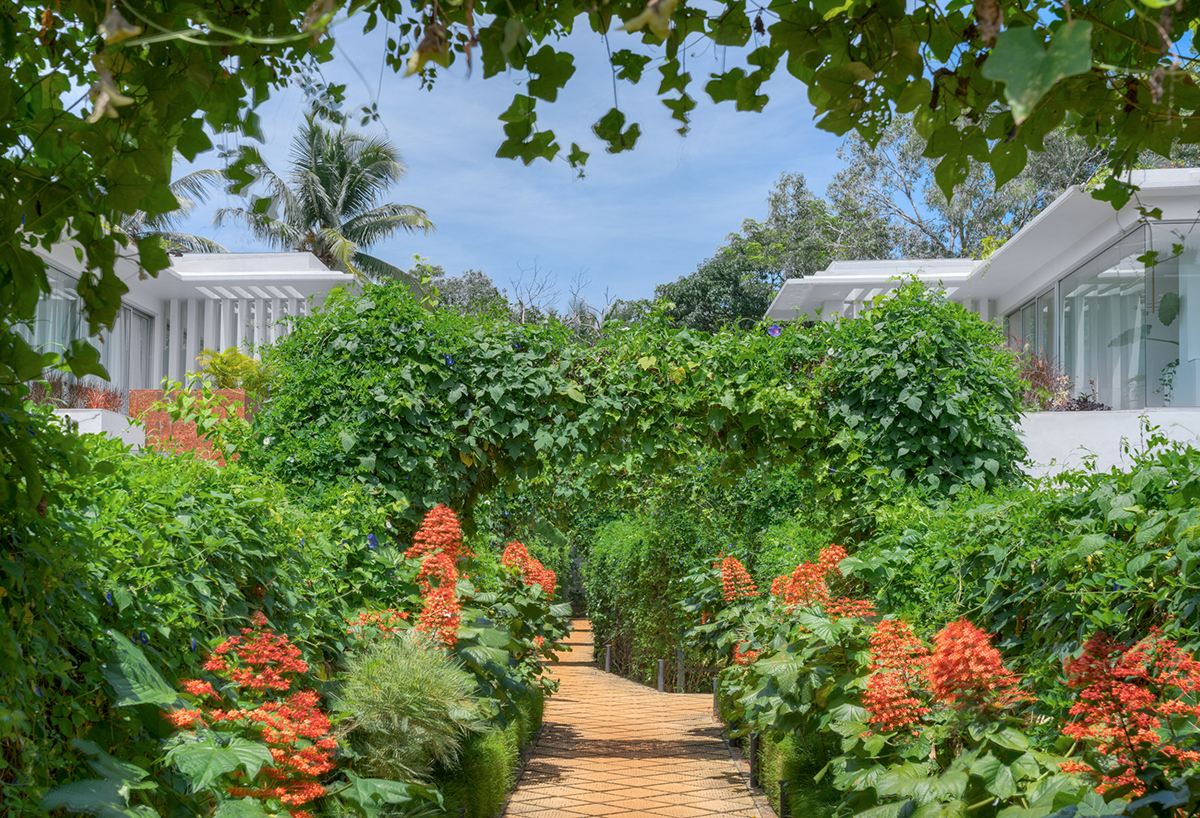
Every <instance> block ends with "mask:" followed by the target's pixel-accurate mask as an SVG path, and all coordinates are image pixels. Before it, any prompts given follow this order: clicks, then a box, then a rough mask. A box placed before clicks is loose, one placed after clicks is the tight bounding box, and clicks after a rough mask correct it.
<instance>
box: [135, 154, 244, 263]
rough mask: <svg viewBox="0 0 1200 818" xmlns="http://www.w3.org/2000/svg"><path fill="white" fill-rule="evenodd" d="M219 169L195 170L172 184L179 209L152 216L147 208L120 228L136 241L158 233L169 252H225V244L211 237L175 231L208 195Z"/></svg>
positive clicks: (218, 177)
mask: <svg viewBox="0 0 1200 818" xmlns="http://www.w3.org/2000/svg"><path fill="white" fill-rule="evenodd" d="M224 178H225V177H224V174H223V173H221V171H219V170H194V171H192V172H191V173H189V174H187V175H186V176H182V177H180V178H179V179H176V180H175V181H174V182H172V183H171V193H172V194H173V195H174V196H175V201H176V202H178V203H179V209H178V210H172V211H171V212H169V213H156V214H154V215H153V216H151V215H149V214H148V213H146V212H145V211H144V210H135V211H133V212H132V213H130V214H129V215H127V216H125V217H124V218H123V219H121V224H120V230H121V232H122V233H125V234H126V235H127V236H129V237H130V238H131V239H133V240H134V241H139V240H141V239H144V238H145V237H147V236H158V237H159V238H160V239H161V240H162V243H163V247H164V248H165V249H166V250H168V251H176V252H182V253H225V252H228V251H227V250H226V249H225V248H224V247H222V246H221V245H219V244H217V243H216V242H215V241H213V240H212V239H208V238H205V237H204V236H197V235H195V234H193V233H182V232H180V231H178V230H175V229H174V228H175V225H176V224H177V222H178V220H179V218H180V217H183V216H186V215H188V214H189V213H191V212H192V211H193V210H195V209H196V204H197V203H198V202H202V201H204V200H205V199H207V198H208V189H209V188H210V187H212V186H214V185H215V184H217V183H218V182H220V181H221V180H222V179H224Z"/></svg>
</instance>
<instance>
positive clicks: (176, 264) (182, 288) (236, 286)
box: [123, 253, 355, 299]
mask: <svg viewBox="0 0 1200 818" xmlns="http://www.w3.org/2000/svg"><path fill="white" fill-rule="evenodd" d="M123 278H124V276H123ZM354 281H355V279H354V276H352V275H350V274H348V273H339V272H336V271H334V270H330V269H329V268H328V267H326V266H325V265H324V264H322V263H321V262H320V260H319V259H317V257H316V256H314V255H313V254H312V253H185V254H184V255H182V256H173V257H172V258H171V266H170V267H168V268H167V269H165V270H161V271H159V273H158V277H157V278H145V279H142V280H140V281H136V280H129V279H126V282H125V283H126V284H128V285H129V286H130V289H131V290H133V289H136V290H137V292H138V295H139V296H142V297H149V298H161V299H170V298H308V297H309V296H312V295H320V294H322V293H327V292H329V290H331V289H332V288H334V287H337V286H349V285H352V284H353V283H354Z"/></svg>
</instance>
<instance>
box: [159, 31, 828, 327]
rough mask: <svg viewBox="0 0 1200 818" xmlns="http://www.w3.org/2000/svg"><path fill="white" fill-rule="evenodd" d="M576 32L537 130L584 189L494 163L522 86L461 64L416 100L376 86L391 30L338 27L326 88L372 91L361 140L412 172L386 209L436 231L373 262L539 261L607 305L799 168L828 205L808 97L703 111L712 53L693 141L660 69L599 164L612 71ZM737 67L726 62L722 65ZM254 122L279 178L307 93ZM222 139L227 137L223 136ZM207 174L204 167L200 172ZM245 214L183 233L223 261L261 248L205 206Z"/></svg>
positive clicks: (388, 73)
mask: <svg viewBox="0 0 1200 818" xmlns="http://www.w3.org/2000/svg"><path fill="white" fill-rule="evenodd" d="M581 22H582V21H581ZM585 28H586V27H585V26H581V27H580V29H579V30H577V31H576V33H574V34H572V35H571V36H570V37H568V38H566V40H565V42H564V43H561V44H558V45H556V48H557V49H558V50H569V51H571V52H572V53H573V54H574V55H575V65H576V69H577V70H576V73H575V75H574V77H572V79H571V81H570V82H569V83H568V85H567V87H566V89H565V90H564V91H562V92H560V94H559V101H558V102H557V103H554V104H549V103H545V102H541V101H539V103H538V112H539V124H540V125H541V126H542V127H550V128H553V129H554V130H555V132H556V134H557V138H558V142H559V144H560V145H562V146H563V148H564V151H563V153H564V154H565V153H566V151H567V150H569V148H570V143H571V142H572V141H575V142H578V143H579V144H580V146H581V147H582V148H583V149H584V150H586V151H588V152H589V153H590V154H591V157H590V159H589V160H588V163H587V169H586V176H585V177H584V178H582V179H580V178H577V176H576V174H575V172H574V171H572V170H571V168H570V167H569V166H568V165H567V163H566V162H565V161H555V162H552V163H548V162H545V161H543V160H537V161H535V162H534V164H532V165H530V166H528V167H527V166H525V165H523V164H521V163H520V162H519V161H514V160H510V159H497V158H495V152H496V148H497V146H498V145H499V144H500V142H501V141H502V140H503V132H502V123H500V122H499V121H498V120H497V119H496V117H497V115H498V114H500V113H501V112H503V111H504V110H505V109H506V108H507V107H508V106H509V104H510V102H511V99H512V95H513V94H514V93H520V92H521V90H522V84H523V80H524V76H523V75H521V74H518V73H516V72H513V73H512V74H510V75H507V76H505V75H500V76H496V77H493V78H491V79H488V80H484V79H483V77H482V71H481V69H480V66H479V63H478V60H476V63H475V71H474V73H473V74H472V76H470V77H467V76H466V65H465V61H464V60H462V59H459V60H457V61H456V62H455V63H454V64H453V65H452V66H451V67H450V68H449V69H440V76H439V78H438V81H437V83H436V84H435V86H434V87H433V89H432V90H422V89H421V88H420V87H419V86H420V83H419V81H418V78H417V77H409V78H402V77H400V76H399V75H398V74H396V73H395V72H393V71H392V69H390V68H386V67H385V68H383V71H382V83H381V84H380V69H381V66H382V61H383V54H384V43H385V42H386V37H387V35H388V34H389V33H390V35H391V36H393V37H394V36H396V35H397V32H396V30H395V28H392V29H391V30H390V32H389V31H387V30H386V29H385V27H384V26H383V25H382V24H381V25H380V26H379V28H377V29H376V30H375V31H374V32H372V33H370V34H367V35H364V34H362V33H361V29H362V25H361V22H360V21H359V20H357V19H351V20H347V21H343V22H341V23H340V24H338V25H337V26H336V28H335V36H336V41H337V48H336V50H335V54H336V59H335V60H334V61H333V62H331V63H327V64H326V65H325V66H324V67H323V73H324V75H325V78H326V80H327V81H329V82H332V83H344V84H345V85H346V94H347V105H346V110H347V111H350V110H354V109H357V108H358V107H359V106H361V105H363V104H369V103H371V102H372V101H373V100H374V99H375V97H376V95H378V102H379V109H380V111H381V118H380V122H378V123H372V124H371V125H369V126H368V127H367V128H366V129H365V130H368V131H374V132H377V133H384V134H386V136H387V137H388V138H390V139H391V140H392V141H393V142H395V143H396V144H397V145H398V146H399V147H400V150H401V153H402V155H403V158H404V161H405V163H406V164H407V165H408V174H407V176H406V177H405V178H404V180H402V182H401V183H400V184H399V185H398V186H396V187H394V188H392V191H391V195H390V196H389V199H390V200H391V201H397V202H403V203H406V204H413V205H417V206H419V207H423V208H425V210H426V211H427V212H428V214H429V216H430V218H431V219H432V220H433V221H434V223H435V224H436V225H437V232H436V233H434V234H432V235H430V236H425V235H401V236H398V237H396V238H394V239H392V240H390V241H388V242H387V243H385V244H380V245H376V247H375V248H374V249H373V250H372V251H371V252H372V253H373V254H375V255H378V256H380V257H382V258H384V259H386V260H388V261H390V262H392V263H393V264H397V265H399V266H402V267H409V266H411V258H412V256H413V255H414V254H420V255H422V256H425V257H427V258H428V259H429V260H430V261H431V262H433V263H435V264H441V265H442V266H444V267H445V268H446V270H447V272H448V273H450V274H457V273H459V272H461V271H463V270H465V269H469V268H475V269H480V270H483V271H484V272H485V273H487V274H488V275H490V276H491V277H492V279H493V281H495V282H496V284H497V286H499V287H501V288H506V287H510V286H511V285H510V280H512V279H515V278H517V277H518V276H519V275H521V270H522V269H525V270H530V269H532V268H533V266H534V265H535V263H536V264H537V265H538V267H539V268H540V269H541V270H542V271H543V272H547V273H553V274H554V275H555V276H556V277H557V279H558V285H559V289H560V290H561V291H562V293H563V295H564V298H565V295H566V291H567V285H568V284H569V282H570V281H571V279H572V278H573V277H575V276H576V275H578V274H580V273H581V272H582V273H583V274H584V275H585V276H586V277H587V278H588V279H590V280H591V284H590V286H589V287H588V289H587V290H586V291H585V294H586V295H587V297H588V298H589V300H591V301H592V302H593V303H596V302H597V301H599V302H601V303H603V301H604V294H605V291H606V290H607V291H608V293H609V294H610V296H611V297H614V298H643V297H649V296H651V295H652V294H653V290H654V286H655V285H656V284H661V283H663V282H666V281H673V280H675V279H676V278H678V277H679V276H681V275H686V274H688V273H690V272H692V271H693V270H695V268H696V266H697V265H698V264H699V263H700V262H701V261H703V260H704V259H705V258H707V257H708V256H710V255H712V253H713V251H714V250H715V249H716V248H717V247H718V246H719V245H720V244H722V243H723V241H724V239H725V236H726V234H728V233H729V232H731V231H734V230H736V229H737V228H738V227H739V226H740V224H741V222H742V220H743V219H746V218H755V219H762V218H763V217H764V216H765V215H766V210H767V208H766V197H767V193H768V191H769V190H770V187H771V185H772V184H773V183H774V181H775V180H776V179H777V178H778V176H779V174H780V173H781V172H783V171H792V172H796V171H799V172H801V173H803V174H804V175H805V177H806V178H807V179H808V182H809V186H810V187H811V188H812V189H813V190H814V191H815V192H817V193H823V191H824V189H825V186H826V185H827V184H828V182H829V180H830V178H831V177H832V176H833V174H834V173H836V172H837V170H838V168H839V167H840V163H839V162H838V160H837V157H836V151H837V148H838V145H839V144H840V142H841V140H840V139H839V138H838V137H835V136H833V135H832V134H828V133H825V132H822V131H818V130H817V129H816V127H815V125H814V124H813V118H812V116H813V109H812V106H811V105H810V104H809V103H808V100H807V98H806V96H805V90H804V88H803V86H801V85H800V83H798V82H797V81H795V80H794V79H793V78H791V77H790V75H788V74H787V72H786V70H785V69H784V68H783V66H780V68H779V71H778V72H777V75H776V77H775V78H774V79H773V80H772V81H771V82H769V83H768V84H766V85H765V86H764V88H763V90H764V91H765V92H766V93H767V94H769V95H770V97H771V101H770V104H768V105H767V107H766V110H765V111H764V112H763V113H761V114H757V113H747V112H737V111H735V110H734V107H733V103H731V102H726V103H722V104H721V105H719V106H718V105H715V104H714V103H712V102H711V101H710V100H709V99H708V96H707V94H705V93H704V91H703V86H704V84H705V83H706V82H707V81H708V78H709V77H708V75H709V74H710V73H713V72H719V71H720V70H721V65H722V60H723V59H725V58H726V55H724V54H723V53H722V52H723V49H721V48H719V47H714V46H712V45H711V44H709V43H708V42H707V41H701V42H700V43H699V44H698V45H697V46H696V47H693V48H690V49H688V52H687V53H688V57H687V69H688V70H689V71H690V72H691V74H692V78H693V80H692V84H691V87H690V89H689V90H690V91H691V94H692V96H693V97H694V98H695V99H696V101H697V103H698V105H697V107H696V108H695V110H694V111H693V112H692V130H691V132H690V133H689V134H688V135H687V136H685V137H681V136H678V135H677V134H676V133H675V127H676V126H677V125H678V123H677V122H675V121H674V120H672V119H670V112H669V111H668V110H667V109H666V108H665V107H664V106H663V105H662V104H661V102H659V101H658V99H657V97H656V96H655V94H654V91H656V90H657V87H658V79H659V76H660V75H659V73H658V71H657V70H656V68H657V65H658V64H660V62H661V61H656V62H652V63H651V64H650V65H649V66H648V67H647V69H646V74H645V76H644V78H643V81H642V83H640V84H639V85H631V84H629V83H628V82H624V81H622V82H619V83H618V90H617V93H618V96H619V100H620V107H621V108H622V110H623V111H624V112H625V113H626V117H627V121H637V122H639V123H641V126H642V132H643V135H642V138H641V139H640V140H639V142H638V145H637V147H636V149H634V150H633V151H630V152H625V153H621V154H617V155H609V154H607V153H605V152H604V143H603V142H601V141H600V140H599V139H597V138H596V137H595V136H594V135H593V134H592V133H591V125H592V124H593V123H594V122H595V121H596V120H597V119H599V118H600V117H601V116H602V115H604V114H605V113H606V112H607V111H608V110H609V108H610V107H611V106H612V104H613V85H612V75H611V72H610V69H609V66H608V62H607V57H606V49H605V44H604V41H603V39H602V38H601V37H600V36H599V35H597V34H595V33H593V32H590V31H585V30H583V29H585ZM609 40H610V43H611V45H612V48H613V50H614V51H616V50H618V49H620V48H631V49H634V50H643V51H645V49H644V48H643V47H642V46H640V37H638V36H635V35H630V34H626V33H624V32H621V31H613V32H611V33H610V34H609ZM645 53H653V52H652V51H645ZM733 58H734V54H733V52H730V54H729V55H728V59H729V63H728V67H733V65H734V63H733ZM355 68H357V72H356V71H355ZM359 74H361V75H362V76H361V77H360V76H359ZM364 78H365V81H364ZM259 113H260V116H261V119H262V125H263V132H264V136H265V137H266V144H265V145H264V146H261V149H262V150H263V152H264V154H265V155H266V157H267V159H268V161H269V162H270V163H271V165H272V167H274V168H275V169H276V170H277V171H283V170H285V169H286V165H287V157H288V151H289V144H290V142H291V139H292V136H293V134H294V133H295V131H296V129H297V127H298V126H299V124H300V123H301V121H302V118H303V113H304V96H303V94H302V92H301V91H300V90H299V89H289V90H287V91H286V92H283V93H277V94H276V95H275V96H273V97H272V98H271V99H270V100H268V101H267V102H265V103H264V104H263V105H262V106H260V109H259ZM218 140H219V141H220V140H223V141H224V142H225V144H227V145H231V144H233V141H234V140H233V137H232V136H228V137H226V136H222V137H218ZM217 163H218V159H217V158H216V156H215V155H208V156H202V157H199V158H198V161H197V163H196V166H197V167H215V166H217ZM182 170H186V168H184V169H181V171H182ZM243 203H244V202H242V201H240V200H238V199H237V197H231V196H228V195H226V194H219V195H217V196H215V197H213V198H212V199H211V200H210V201H209V203H208V206H201V207H200V208H198V209H197V211H196V213H195V214H194V215H193V217H192V218H191V219H190V220H189V221H188V223H187V224H186V225H185V226H184V227H185V229H188V230H190V231H191V232H196V233H201V234H203V235H207V236H210V237H212V238H214V239H216V240H217V241H218V242H220V243H222V244H224V245H225V246H226V247H228V248H229V249H230V250H233V251H250V250H262V249H265V248H264V247H263V246H261V245H259V244H257V243H256V242H255V241H254V239H253V238H252V237H251V236H250V235H249V234H248V233H247V231H245V230H244V229H243V228H241V227H238V226H234V225H226V226H224V227H221V228H215V227H213V226H212V225H211V212H212V211H213V210H214V209H215V208H216V207H220V206H226V205H231V206H236V205H239V204H243Z"/></svg>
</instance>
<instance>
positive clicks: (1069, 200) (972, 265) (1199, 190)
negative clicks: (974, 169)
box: [766, 168, 1200, 320]
mask: <svg viewBox="0 0 1200 818" xmlns="http://www.w3.org/2000/svg"><path fill="white" fill-rule="evenodd" d="M1127 178H1128V180H1129V181H1130V182H1132V183H1133V184H1134V185H1137V186H1138V188H1140V190H1139V191H1138V192H1137V193H1136V195H1135V198H1134V199H1132V200H1131V201H1130V202H1129V204H1127V205H1126V206H1125V207H1123V208H1122V209H1121V210H1116V209H1114V208H1113V206H1112V204H1111V203H1109V202H1105V201H1100V200H1098V199H1094V198H1092V195H1091V191H1090V190H1088V189H1087V188H1086V187H1084V186H1081V185H1076V186H1074V187H1070V188H1068V189H1067V190H1065V191H1063V193H1062V194H1061V195H1060V196H1059V197H1058V198H1057V199H1055V200H1054V201H1053V202H1051V203H1050V204H1049V205H1048V206H1047V207H1046V209H1045V210H1043V211H1042V212H1041V213H1039V214H1038V215H1037V216H1035V217H1034V218H1033V219H1031V220H1030V221H1029V223H1028V224H1026V225H1025V226H1024V227H1022V228H1021V229H1020V230H1019V231H1018V232H1017V233H1016V235H1014V236H1013V237H1012V238H1011V239H1009V240H1008V241H1007V242H1005V244H1004V245H1003V246H1002V247H1001V248H1000V249H999V250H997V251H996V252H995V253H994V254H992V256H991V257H990V258H988V259H986V260H985V261H975V260H973V259H899V260H885V261H835V262H833V263H832V264H830V265H829V268H828V269H826V270H823V271H821V272H819V273H817V274H815V275H813V276H809V277H808V278H790V279H788V280H787V281H786V282H784V284H783V287H781V288H780V290H779V294H778V295H776V296H775V300H774V301H773V302H772V303H771V306H770V308H769V309H768V310H767V315H766V317H767V318H772V319H775V320H791V319H794V318H797V317H799V316H802V315H806V314H807V315H809V316H810V317H812V316H814V315H815V312H816V310H817V309H819V308H821V307H823V306H824V305H825V304H827V303H831V302H834V303H838V302H844V301H855V302H860V301H863V300H867V299H870V298H874V297H875V296H876V295H878V294H879V293H880V292H886V291H888V290H891V289H894V288H895V287H896V282H894V281H891V282H889V281H888V279H889V278H892V277H894V276H898V275H902V274H906V273H915V274H916V275H917V278H919V279H920V280H921V281H925V282H928V283H931V284H932V283H936V282H940V283H941V284H942V286H943V287H944V288H945V289H946V294H947V295H948V296H949V297H950V298H951V299H953V300H956V301H965V300H966V299H979V300H983V299H994V300H995V301H996V305H997V309H998V311H999V312H1000V313H1001V314H1003V313H1007V312H1008V311H1010V310H1011V309H1012V308H1013V307H1014V306H1019V305H1020V304H1022V303H1024V302H1025V301H1027V300H1028V299H1030V298H1032V297H1034V296H1036V295H1037V294H1038V293H1040V292H1042V291H1043V290H1044V289H1045V288H1046V287H1049V286H1051V285H1052V284H1053V283H1054V282H1055V281H1056V280H1058V279H1059V278H1061V277H1062V276H1064V275H1066V274H1067V273H1069V272H1070V271H1071V270H1072V269H1074V268H1075V267H1077V266H1078V265H1079V264H1081V263H1083V262H1084V261H1086V260H1087V259H1088V258H1091V257H1092V256H1093V255H1095V254H1096V253H1097V252H1099V251H1101V250H1103V249H1104V248H1105V247H1107V246H1109V245H1111V244H1112V243H1113V242H1114V241H1116V240H1117V239H1119V238H1120V237H1121V236H1124V235H1126V234H1127V233H1129V232H1130V231H1131V230H1133V229H1135V228H1137V227H1138V226H1139V225H1140V224H1142V221H1141V214H1140V213H1139V212H1138V206H1139V205H1141V206H1145V207H1147V208H1150V209H1153V208H1159V209H1161V210H1162V218H1163V220H1164V221H1172V220H1174V221H1179V220H1196V219H1197V217H1198V216H1200V168H1160V169H1153V170H1137V171H1131V172H1130V173H1129V175H1128V177H1127ZM876 290H878V292H875V291H876Z"/></svg>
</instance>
